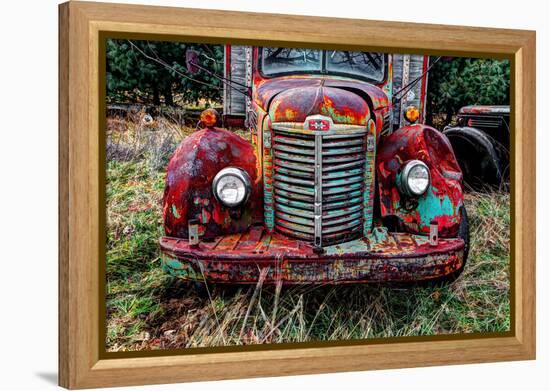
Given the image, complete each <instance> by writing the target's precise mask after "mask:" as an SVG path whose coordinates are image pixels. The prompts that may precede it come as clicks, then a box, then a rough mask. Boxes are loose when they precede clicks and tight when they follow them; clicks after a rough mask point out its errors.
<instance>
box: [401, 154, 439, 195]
mask: <svg viewBox="0 0 550 391" xmlns="http://www.w3.org/2000/svg"><path fill="white" fill-rule="evenodd" d="M417 167H421V168H422V169H424V170H426V173H427V175H428V183H427V185H426V187H425V188H424V189H422V190H421V191H416V190H415V189H413V187H411V185H410V184H409V177H410V174H411V172H412V170H413V169H415V168H417ZM431 183H432V178H431V176H430V169H429V168H428V166H427V165H426V163H424V162H423V161H421V160H410V161H408V162H407V163H405V165H404V166H403V169H402V170H401V175H400V177H399V180H398V181H397V186H398V188H399V190H400V191H401V193H402V194H405V195H407V196H410V197H420V196H421V195H423V194H425V193H426V191H427V190H428V188H429V187H430V185H431Z"/></svg>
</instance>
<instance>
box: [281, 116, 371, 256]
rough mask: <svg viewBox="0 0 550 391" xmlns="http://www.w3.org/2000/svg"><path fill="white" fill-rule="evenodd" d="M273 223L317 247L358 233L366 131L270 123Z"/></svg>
mask: <svg viewBox="0 0 550 391" xmlns="http://www.w3.org/2000/svg"><path fill="white" fill-rule="evenodd" d="M272 132H273V137H272V148H271V151H272V154H273V176H272V178H273V183H272V186H273V207H274V220H275V223H274V227H275V230H278V231H279V232H281V233H283V234H286V235H289V236H292V237H296V238H299V239H303V240H307V241H309V242H310V243H312V244H313V245H315V246H316V247H322V246H326V245H330V244H335V243H340V242H343V241H348V240H352V239H355V238H357V237H359V236H360V235H361V234H362V232H363V220H364V215H365V213H366V212H365V204H364V196H363V192H364V186H365V166H366V165H368V164H371V163H370V161H369V163H367V133H368V131H367V129H366V127H364V126H349V125H334V127H333V128H331V129H330V130H327V131H308V130H304V128H303V124H289V123H285V124H280V123H273V124H272Z"/></svg>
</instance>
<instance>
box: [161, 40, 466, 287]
mask: <svg viewBox="0 0 550 391" xmlns="http://www.w3.org/2000/svg"><path fill="white" fill-rule="evenodd" d="M225 53H226V55H225V75H224V78H225V80H227V81H228V82H226V83H225V84H226V88H225V91H224V110H223V115H221V116H220V115H219V114H218V113H216V112H215V111H214V110H212V109H209V110H206V111H205V112H203V114H202V115H201V122H202V125H203V126H202V128H201V129H200V130H197V131H196V132H195V133H194V134H192V135H191V136H189V137H187V138H186V139H185V140H183V142H182V143H181V145H180V146H179V147H178V149H177V150H176V152H175V153H174V156H173V157H172V159H171V160H170V163H169V165H168V168H167V179H166V188H165V193H164V199H163V203H164V228H165V236H164V237H162V238H161V239H160V246H161V249H162V252H163V267H164V269H165V270H166V271H167V272H168V273H170V274H172V275H174V276H178V277H181V278H184V279H189V280H195V281H211V282H217V283H258V281H261V282H262V283H266V284H269V283H273V284H302V283H313V284H315V283H317V284H327V283H329V284H338V283H358V282H380V281H419V280H427V279H437V278H444V277H449V276H455V275H457V274H458V273H460V271H461V270H462V268H463V266H464V263H465V260H466V258H467V252H468V241H469V236H468V221H467V215H466V211H465V208H464V205H463V194H462V172H461V170H460V167H459V165H458V163H457V161H456V159H455V156H454V153H453V150H452V147H451V144H450V143H449V141H448V139H447V138H446V137H445V136H444V135H443V134H442V133H441V132H439V131H437V130H436V129H433V128H431V127H429V126H426V125H424V124H423V123H422V122H423V119H424V107H425V97H426V88H427V67H428V61H429V59H428V57H426V56H410V55H394V54H386V53H377V52H350V51H338V50H321V49H295V48H269V47H243V46H238V47H234V46H229V45H228V46H227V47H226V50H225ZM219 124H222V126H221V127H219V126H218V125H219ZM228 125H229V126H235V125H240V126H243V127H246V128H247V129H248V131H249V132H250V136H251V137H250V139H251V142H248V141H246V140H244V139H242V138H241V137H239V136H237V135H236V134H235V133H233V132H231V131H229V130H227V129H224V126H228Z"/></svg>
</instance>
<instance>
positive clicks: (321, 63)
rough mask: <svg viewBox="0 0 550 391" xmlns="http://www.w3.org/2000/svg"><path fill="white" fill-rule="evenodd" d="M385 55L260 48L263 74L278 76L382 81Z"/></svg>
mask: <svg viewBox="0 0 550 391" xmlns="http://www.w3.org/2000/svg"><path fill="white" fill-rule="evenodd" d="M385 65H386V64H385V56H384V54H383V53H376V52H350V51H338V50H315V49H291V48H267V47H266V48H263V49H262V56H261V68H262V73H263V74H264V75H265V76H280V75H288V74H297V73H323V74H335V75H343V76H351V77H359V78H365V79H368V80H371V81H374V82H382V81H383V80H384V77H385Z"/></svg>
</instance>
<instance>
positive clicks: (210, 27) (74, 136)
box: [59, 1, 535, 389]
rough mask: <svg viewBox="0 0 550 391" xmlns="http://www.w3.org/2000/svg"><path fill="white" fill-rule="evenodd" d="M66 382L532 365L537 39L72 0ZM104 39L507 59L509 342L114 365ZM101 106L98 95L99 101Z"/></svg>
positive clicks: (64, 182)
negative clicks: (108, 321) (108, 304)
mask: <svg viewBox="0 0 550 391" xmlns="http://www.w3.org/2000/svg"><path fill="white" fill-rule="evenodd" d="M59 21H60V22H59V325H60V326H59V327H60V330H59V383H60V385H61V386H63V387H67V388H71V389H74V388H89V387H101V386H125V385H141V384H158V383H175V382H186V381H200V380H216V379H235V378H245V377H262V376H282V375H297V374H314V373H327V372H343V371H358V370H370V369H387V368H401V367H418V366H433V365H449V364H464V363H480V362H494V361H509V360H528V359H534V358H535V175H534V172H535V32H533V31H522V30H506V29H489V28H477V27H457V26H445V25H431V24H415V23H397V22H381V21H368V20H354V19H335V18H320V17H306V16H292V15H274V14H255V13H242V12H229V11H207V10H199V9H184V8H169V7H150V6H138V5H121V4H104V3H89V2H72V1H71V2H68V3H64V4H61V5H60V6H59ZM109 34H117V35H126V36H132V37H136V38H139V37H140V36H143V37H153V36H154V37H158V39H159V40H177V39H179V40H186V41H190V42H206V43H213V42H232V43H236V44H251V45H259V44H269V45H271V46H284V45H289V46H297V45H304V46H310V47H320V48H322V47H331V48H351V49H355V50H367V49H378V50H380V51H386V52H407V53H429V54H438V55H446V56H448V55H458V56H466V55H471V56H476V55H477V56H481V55H485V56H492V57H497V58H505V59H508V60H509V61H510V65H511V96H510V97H511V111H510V115H511V117H510V128H511V132H512V133H511V168H512V169H511V194H512V197H511V209H510V210H511V212H510V213H511V222H512V224H511V226H512V228H511V247H510V268H511V273H510V290H511V302H510V307H511V319H510V325H511V326H510V327H511V330H510V332H506V333H498V334H486V335H475V336H470V335H454V336H453V335H451V336H449V335H447V336H441V337H444V338H430V337H417V338H392V339H388V340H387V341H384V340H382V341H380V340H376V341H362V342H361V343H341V344H337V343H330V344H322V343H319V344H310V345H307V346H304V345H298V346H287V345H283V346H274V345H269V346H262V347H261V348H245V347H242V349H241V348H239V349H230V350H225V351H222V350H211V351H200V352H198V351H197V352H195V351H192V350H190V352H189V353H187V352H186V354H178V353H177V352H166V351H165V352H163V351H156V352H154V354H149V355H143V354H142V355H140V354H135V355H126V356H124V355H118V356H116V355H114V356H113V355H108V354H106V352H105V348H104V345H105V344H104V335H103V334H102V333H103V332H104V327H105V326H104V322H105V309H104V307H105V301H104V298H105V293H104V286H105V281H104V280H105V266H104V261H105V244H104V243H103V242H104V240H103V238H104V236H103V234H104V228H103V227H104V225H105V217H104V213H105V204H104V200H103V199H102V197H101V194H103V193H102V192H103V190H101V185H102V183H103V182H102V180H103V176H104V175H105V174H104V166H103V164H104V161H105V156H104V155H105V151H104V148H103V147H102V145H103V144H102V139H101V135H100V134H101V129H103V127H102V126H103V125H102V124H101V121H102V120H104V113H105V106H104V104H105V103H104V101H102V99H101V98H102V97H101V89H102V88H101V86H100V80H101V75H102V73H105V64H104V62H103V63H102V62H101V61H100V59H101V58H103V59H104V57H102V55H101V51H102V50H103V51H104V50H105V37H106V36H108V35H109ZM103 98H104V96H103Z"/></svg>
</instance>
